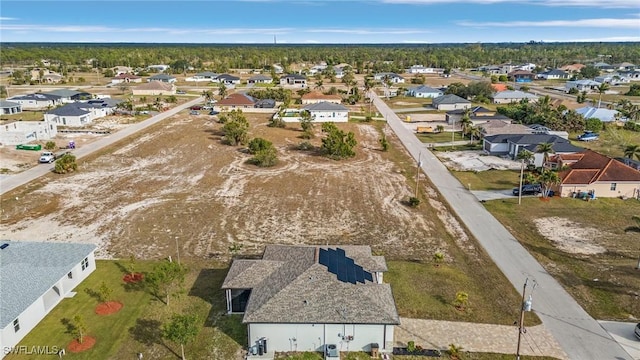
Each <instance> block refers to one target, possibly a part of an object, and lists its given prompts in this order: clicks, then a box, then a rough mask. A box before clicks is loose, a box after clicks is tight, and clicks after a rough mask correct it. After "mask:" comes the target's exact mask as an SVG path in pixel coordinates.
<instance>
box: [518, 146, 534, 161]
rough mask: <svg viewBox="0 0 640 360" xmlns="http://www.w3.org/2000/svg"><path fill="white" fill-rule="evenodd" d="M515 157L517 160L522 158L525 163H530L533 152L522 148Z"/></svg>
mask: <svg viewBox="0 0 640 360" xmlns="http://www.w3.org/2000/svg"><path fill="white" fill-rule="evenodd" d="M516 158H517V159H518V160H524V162H525V163H526V164H530V163H531V160H533V153H532V152H531V151H529V150H527V149H523V150H520V152H519V153H518V155H517V156H516Z"/></svg>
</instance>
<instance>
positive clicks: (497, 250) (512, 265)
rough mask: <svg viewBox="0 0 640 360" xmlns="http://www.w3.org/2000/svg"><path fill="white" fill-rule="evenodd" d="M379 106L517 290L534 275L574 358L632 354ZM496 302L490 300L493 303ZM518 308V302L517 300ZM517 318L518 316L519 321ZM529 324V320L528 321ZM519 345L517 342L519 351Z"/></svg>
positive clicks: (544, 306)
mask: <svg viewBox="0 0 640 360" xmlns="http://www.w3.org/2000/svg"><path fill="white" fill-rule="evenodd" d="M370 96H373V98H374V105H375V106H376V107H377V108H378V111H380V113H381V114H383V115H384V117H385V118H386V119H387V123H388V124H389V126H390V127H391V128H392V129H393V131H394V132H395V133H396V135H397V136H398V138H399V139H400V141H402V143H403V144H404V146H405V148H406V149H407V151H408V152H409V153H410V154H411V156H412V157H413V158H414V159H415V160H416V161H417V160H418V158H420V159H421V160H422V171H424V173H425V174H426V175H427V176H428V177H429V179H430V180H431V182H432V183H433V184H434V185H435V186H436V188H438V190H439V191H440V193H441V194H442V195H443V196H444V197H445V198H446V199H447V201H448V203H449V205H450V206H451V208H452V209H453V211H455V212H456V214H457V215H458V216H459V217H460V219H461V220H462V221H463V222H464V224H465V225H466V226H467V228H468V229H469V231H470V232H471V233H472V234H473V236H475V238H476V239H478V241H479V243H480V245H481V246H482V247H483V248H484V249H485V250H486V251H487V253H488V254H489V256H491V258H492V259H493V261H494V262H495V263H496V264H497V265H498V267H499V268H500V270H501V271H502V272H503V273H504V274H505V276H506V277H507V278H508V279H509V281H510V282H511V283H512V284H513V286H515V288H516V289H517V290H518V291H522V288H523V285H524V284H525V280H526V279H527V278H528V279H529V282H528V283H529V286H528V287H527V297H528V296H529V294H531V293H532V291H531V290H532V288H533V286H532V284H533V281H535V282H536V283H537V286H536V287H535V289H534V291H533V294H532V295H533V310H534V311H535V312H536V314H537V315H538V316H539V317H540V318H541V319H542V321H543V323H544V325H545V326H546V327H547V329H549V331H550V332H551V333H552V334H553V336H554V337H555V338H556V340H557V341H558V342H559V343H560V345H561V346H562V348H563V350H564V351H565V352H566V353H567V355H568V356H569V357H570V359H575V360H609V359H610V360H626V359H631V357H630V355H629V354H628V353H627V352H626V351H624V350H623V348H622V347H621V346H620V345H619V344H618V343H617V342H616V341H615V340H614V339H613V338H612V337H611V336H610V335H609V334H608V333H607V332H606V331H605V330H604V329H603V328H602V326H600V324H599V323H598V322H597V321H596V320H595V319H593V318H592V317H591V316H590V315H589V314H587V312H586V311H584V309H582V307H580V305H578V303H577V302H576V301H575V300H574V299H573V298H572V297H571V296H570V295H569V294H568V293H567V292H566V291H565V290H564V289H563V288H562V286H561V285H560V284H559V283H558V282H557V281H556V280H555V279H554V278H553V277H551V275H549V273H547V272H546V271H545V269H544V268H543V267H542V266H541V265H540V264H539V263H538V262H537V261H536V260H535V259H534V258H533V256H531V255H530V254H529V253H528V252H527V250H526V249H525V248H524V247H523V246H522V245H520V243H519V242H518V240H516V239H515V238H514V237H513V235H511V234H510V233H509V232H508V231H507V229H506V228H505V227H504V226H502V224H500V222H498V220H496V219H495V218H494V217H493V216H492V215H491V214H490V213H489V212H488V211H487V210H486V209H485V208H484V207H483V206H482V205H481V203H480V202H479V201H478V200H477V199H476V197H475V196H474V195H473V194H471V193H470V192H469V191H468V190H467V189H465V188H464V186H462V184H460V182H459V181H458V180H457V179H456V178H455V177H453V175H451V173H450V172H449V171H448V170H447V168H446V167H445V166H444V165H443V164H442V163H441V162H440V161H439V160H438V158H436V157H435V156H434V155H433V153H431V152H430V151H429V150H428V149H426V148H425V146H424V144H422V143H421V142H420V141H419V140H418V139H417V138H416V137H415V135H414V134H413V133H412V132H411V131H410V130H408V129H407V128H406V127H405V126H403V125H402V123H401V120H400V118H398V116H396V114H395V113H394V112H393V111H392V110H391V109H390V108H389V107H388V106H387V105H386V104H385V103H384V102H383V101H382V100H381V99H380V98H379V97H378V96H377V95H375V94H372V95H370ZM490 305H491V304H486V306H490ZM514 306H516V307H517V306H518V304H514ZM514 320H517V319H514ZM525 325H526V324H525ZM515 348H516V344H514V353H515Z"/></svg>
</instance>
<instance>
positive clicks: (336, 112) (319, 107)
mask: <svg viewBox="0 0 640 360" xmlns="http://www.w3.org/2000/svg"><path fill="white" fill-rule="evenodd" d="M303 109H304V110H307V111H308V112H309V113H310V114H311V117H312V118H313V121H315V122H347V121H349V109H348V108H347V107H346V106H344V105H341V104H336V103H332V102H326V101H323V102H319V103H315V104H309V105H306V106H304V107H303Z"/></svg>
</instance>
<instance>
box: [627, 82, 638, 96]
mask: <svg viewBox="0 0 640 360" xmlns="http://www.w3.org/2000/svg"><path fill="white" fill-rule="evenodd" d="M624 94H625V95H626V96H640V84H631V86H630V87H629V91H627V92H626V93H624Z"/></svg>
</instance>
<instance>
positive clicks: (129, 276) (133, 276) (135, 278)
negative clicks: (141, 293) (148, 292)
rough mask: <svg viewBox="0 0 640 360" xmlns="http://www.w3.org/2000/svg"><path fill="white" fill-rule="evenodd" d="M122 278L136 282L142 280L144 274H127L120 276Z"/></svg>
mask: <svg viewBox="0 0 640 360" xmlns="http://www.w3.org/2000/svg"><path fill="white" fill-rule="evenodd" d="M122 280H123V281H124V282H126V283H137V282H139V281H142V280H144V274H143V273H133V274H127V275H125V276H124V277H123V278H122Z"/></svg>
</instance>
